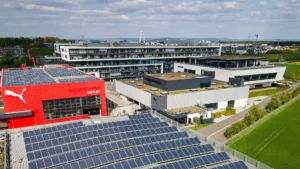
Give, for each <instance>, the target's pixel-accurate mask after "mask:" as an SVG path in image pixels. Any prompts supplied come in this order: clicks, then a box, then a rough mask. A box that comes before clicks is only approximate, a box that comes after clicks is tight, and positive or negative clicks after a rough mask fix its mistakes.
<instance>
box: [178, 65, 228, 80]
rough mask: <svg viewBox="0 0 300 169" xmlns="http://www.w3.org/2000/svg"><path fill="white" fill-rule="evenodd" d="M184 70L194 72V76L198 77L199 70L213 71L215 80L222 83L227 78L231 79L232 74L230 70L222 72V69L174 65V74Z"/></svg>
mask: <svg viewBox="0 0 300 169" xmlns="http://www.w3.org/2000/svg"><path fill="white" fill-rule="evenodd" d="M184 69H191V70H195V72H196V74H198V75H201V70H206V71H214V72H215V79H216V80H220V81H224V82H228V81H229V77H233V72H232V71H230V70H222V69H216V68H210V67H204V66H199V65H189V64H184V63H174V72H184ZM219 70H221V71H219Z"/></svg>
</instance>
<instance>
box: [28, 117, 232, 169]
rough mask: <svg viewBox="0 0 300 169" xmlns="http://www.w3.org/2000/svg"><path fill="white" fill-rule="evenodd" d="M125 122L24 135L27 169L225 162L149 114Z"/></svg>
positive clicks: (72, 125) (108, 168) (226, 158)
mask: <svg viewBox="0 0 300 169" xmlns="http://www.w3.org/2000/svg"><path fill="white" fill-rule="evenodd" d="M129 119H130V120H124V121H117V122H109V123H100V124H92V125H83V123H82V122H75V123H70V124H65V125H60V126H54V127H48V128H43V129H38V130H33V131H28V132H23V137H24V143H25V148H26V153H27V159H28V163H29V164H28V165H29V168H30V169H40V168H57V169H78V168H103V169H127V168H138V167H145V168H153V165H154V168H174V167H175V168H177V166H180V167H179V168H195V167H200V166H207V165H212V164H219V163H222V162H226V161H229V159H230V158H229V156H228V155H227V154H226V153H224V152H220V153H214V152H215V150H214V148H213V147H212V146H211V145H210V144H201V143H200V141H199V139H198V138H196V137H189V135H188V134H187V133H186V132H183V131H179V130H178V129H177V128H176V127H173V126H169V125H168V124H167V123H166V122H161V121H160V120H159V119H158V118H154V117H152V115H150V114H142V115H133V116H129ZM183 166H185V167H183Z"/></svg>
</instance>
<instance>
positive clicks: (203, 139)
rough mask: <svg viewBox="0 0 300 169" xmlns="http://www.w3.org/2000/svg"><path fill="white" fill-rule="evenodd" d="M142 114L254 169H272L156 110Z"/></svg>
mask: <svg viewBox="0 0 300 169" xmlns="http://www.w3.org/2000/svg"><path fill="white" fill-rule="evenodd" d="M140 113H151V114H152V115H153V116H154V117H159V118H160V119H161V120H163V121H166V122H168V123H169V124H170V125H174V126H177V127H179V128H181V129H183V130H185V131H186V132H187V133H188V134H189V135H192V136H195V137H197V138H199V140H201V142H202V143H203V142H204V143H208V144H211V145H213V146H214V147H215V150H216V151H217V152H221V151H225V152H226V153H228V154H229V155H230V156H231V157H234V158H237V159H239V160H242V161H244V162H246V163H248V165H249V164H250V165H251V167H252V168H259V169H272V168H271V167H269V166H267V165H265V164H263V163H261V162H259V161H257V160H255V159H253V158H251V157H249V156H247V155H245V154H243V153H241V152H239V151H236V150H234V149H232V148H230V147H228V146H226V145H225V144H222V143H219V142H216V141H214V140H211V139H208V138H207V137H206V136H204V135H202V134H200V133H199V132H196V131H194V130H192V129H190V128H183V127H184V126H185V125H184V124H180V123H178V122H176V121H174V120H172V119H170V118H168V117H166V116H164V115H162V114H160V113H158V112H156V111H154V110H147V111H140Z"/></svg>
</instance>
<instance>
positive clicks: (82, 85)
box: [1, 76, 107, 129]
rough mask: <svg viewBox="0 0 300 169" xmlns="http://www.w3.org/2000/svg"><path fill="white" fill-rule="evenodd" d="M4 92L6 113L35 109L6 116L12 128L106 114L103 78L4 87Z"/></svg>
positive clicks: (2, 89) (2, 91)
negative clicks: (22, 113) (27, 112)
mask: <svg viewBox="0 0 300 169" xmlns="http://www.w3.org/2000/svg"><path fill="white" fill-rule="evenodd" d="M2 77H3V76H2ZM1 86H2V84H1ZM22 92H23V93H22ZM1 93H2V99H3V104H4V110H5V114H6V115H9V113H14V114H18V112H22V111H31V112H32V113H31V115H27V116H15V117H13V116H11V117H7V118H6V119H7V125H8V128H10V129H11V128H19V127H27V126H35V125H43V124H50V123H57V122H64V121H71V120H79V119H86V118H88V116H89V114H90V112H93V111H98V113H99V116H106V115H107V113H106V98H105V85H104V81H103V80H101V79H99V80H95V81H85V82H70V83H54V84H41V85H27V86H7V87H3V86H2V87H1ZM95 102H96V103H95ZM91 103H93V104H91ZM76 106H77V107H76ZM82 106H83V108H82ZM46 110H47V114H46ZM76 110H77V113H76ZM58 112H59V113H58ZM57 113H58V114H57Z"/></svg>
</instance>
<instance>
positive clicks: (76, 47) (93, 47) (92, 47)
mask: <svg viewBox="0 0 300 169" xmlns="http://www.w3.org/2000/svg"><path fill="white" fill-rule="evenodd" d="M61 47H64V48H66V49H126V48H129V49H135V48H137V49H138V48H219V47H220V46H150V45H149V46H109V47H103V46H63V45H62V46H61Z"/></svg>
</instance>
